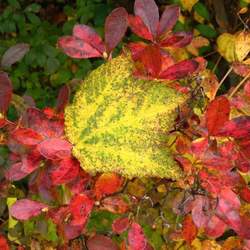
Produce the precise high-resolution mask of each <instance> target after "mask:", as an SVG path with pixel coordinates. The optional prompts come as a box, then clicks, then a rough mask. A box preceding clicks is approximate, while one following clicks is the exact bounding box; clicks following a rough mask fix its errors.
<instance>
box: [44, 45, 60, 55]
mask: <svg viewBox="0 0 250 250" xmlns="http://www.w3.org/2000/svg"><path fill="white" fill-rule="evenodd" d="M43 51H44V53H45V55H47V56H48V57H56V55H57V54H58V53H59V51H58V50H57V49H56V48H55V47H53V46H51V45H49V44H45V45H44V46H43Z"/></svg>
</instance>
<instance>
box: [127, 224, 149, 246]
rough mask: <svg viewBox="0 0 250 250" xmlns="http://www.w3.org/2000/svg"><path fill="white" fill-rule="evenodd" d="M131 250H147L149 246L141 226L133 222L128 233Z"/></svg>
mask: <svg viewBox="0 0 250 250" xmlns="http://www.w3.org/2000/svg"><path fill="white" fill-rule="evenodd" d="M128 243H129V250H145V249H146V245H147V240H146V237H145V235H144V233H143V230H142V228H141V226H140V225H139V224H137V223H136V222H133V223H132V225H131V227H130V229H129V231H128Z"/></svg>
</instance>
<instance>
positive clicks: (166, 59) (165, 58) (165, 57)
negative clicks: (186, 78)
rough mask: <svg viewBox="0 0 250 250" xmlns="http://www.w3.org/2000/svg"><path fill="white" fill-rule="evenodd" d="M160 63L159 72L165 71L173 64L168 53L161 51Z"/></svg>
mask: <svg viewBox="0 0 250 250" xmlns="http://www.w3.org/2000/svg"><path fill="white" fill-rule="evenodd" d="M161 61H162V63H161V64H162V65H161V72H163V71H165V70H166V69H168V68H169V67H170V66H172V65H174V64H175V62H174V59H173V57H172V56H171V55H170V54H169V53H167V52H166V51H163V50H161Z"/></svg>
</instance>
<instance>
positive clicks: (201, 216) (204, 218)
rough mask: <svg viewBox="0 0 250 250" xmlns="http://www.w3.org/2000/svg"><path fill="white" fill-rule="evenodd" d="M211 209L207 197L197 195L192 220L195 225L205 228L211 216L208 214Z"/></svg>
mask: <svg viewBox="0 0 250 250" xmlns="http://www.w3.org/2000/svg"><path fill="white" fill-rule="evenodd" d="M208 209H209V200H208V198H207V197H205V196H201V195H197V196H196V197H195V200H194V202H193V208H192V218H193V222H194V223H195V225H196V226H197V227H198V228H200V227H205V226H206V224H207V223H208V221H209V215H208V214H207V212H209V211H208Z"/></svg>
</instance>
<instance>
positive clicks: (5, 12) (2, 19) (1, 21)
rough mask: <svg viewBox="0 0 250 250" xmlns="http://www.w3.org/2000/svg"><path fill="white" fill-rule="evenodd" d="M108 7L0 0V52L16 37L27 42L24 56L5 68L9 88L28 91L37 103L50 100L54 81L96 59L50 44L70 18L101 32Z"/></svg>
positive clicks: (98, 2)
mask: <svg viewBox="0 0 250 250" xmlns="http://www.w3.org/2000/svg"><path fill="white" fill-rule="evenodd" d="M114 7H115V6H114V4H113V3H112V2H110V1H102V0H77V1H61V0H57V1H27V0H19V1H18V0H8V1H7V0H4V1H1V4H0V57H1V56H2V55H3V54H4V52H5V51H6V50H7V49H8V48H9V47H11V46H12V45H15V44H16V43H20V42H22V43H28V44H30V51H29V52H28V53H27V54H26V55H25V57H24V58H23V59H22V60H21V61H20V62H19V63H16V64H15V65H13V66H12V67H11V68H10V69H8V73H9V75H10V77H11V80H12V81H13V85H14V88H15V92H16V93H20V94H24V93H25V94H27V95H30V96H32V97H33V98H34V99H35V100H36V102H37V105H38V106H39V107H44V106H47V105H48V106H51V105H53V102H54V100H55V96H56V92H57V89H58V87H60V86H62V85H63V84H65V83H67V82H69V81H70V80H72V79H82V78H83V77H84V76H85V75H86V73H87V72H88V71H89V70H91V69H92V68H93V67H96V66H97V65H99V64H100V60H95V59H94V60H91V61H90V60H72V59H70V58H69V57H67V56H66V55H64V54H63V53H62V52H60V51H59V50H58V49H57V48H56V42H57V39H58V38H59V37H60V36H62V35H66V34H71V32H72V27H73V25H74V24H76V23H85V24H88V25H91V26H94V27H95V29H96V30H97V32H98V33H100V34H101V35H103V24H104V20H105V17H106V16H107V14H108V13H109V12H110V11H111V10H112V9H113V8H114ZM5 70H6V69H5Z"/></svg>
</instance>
